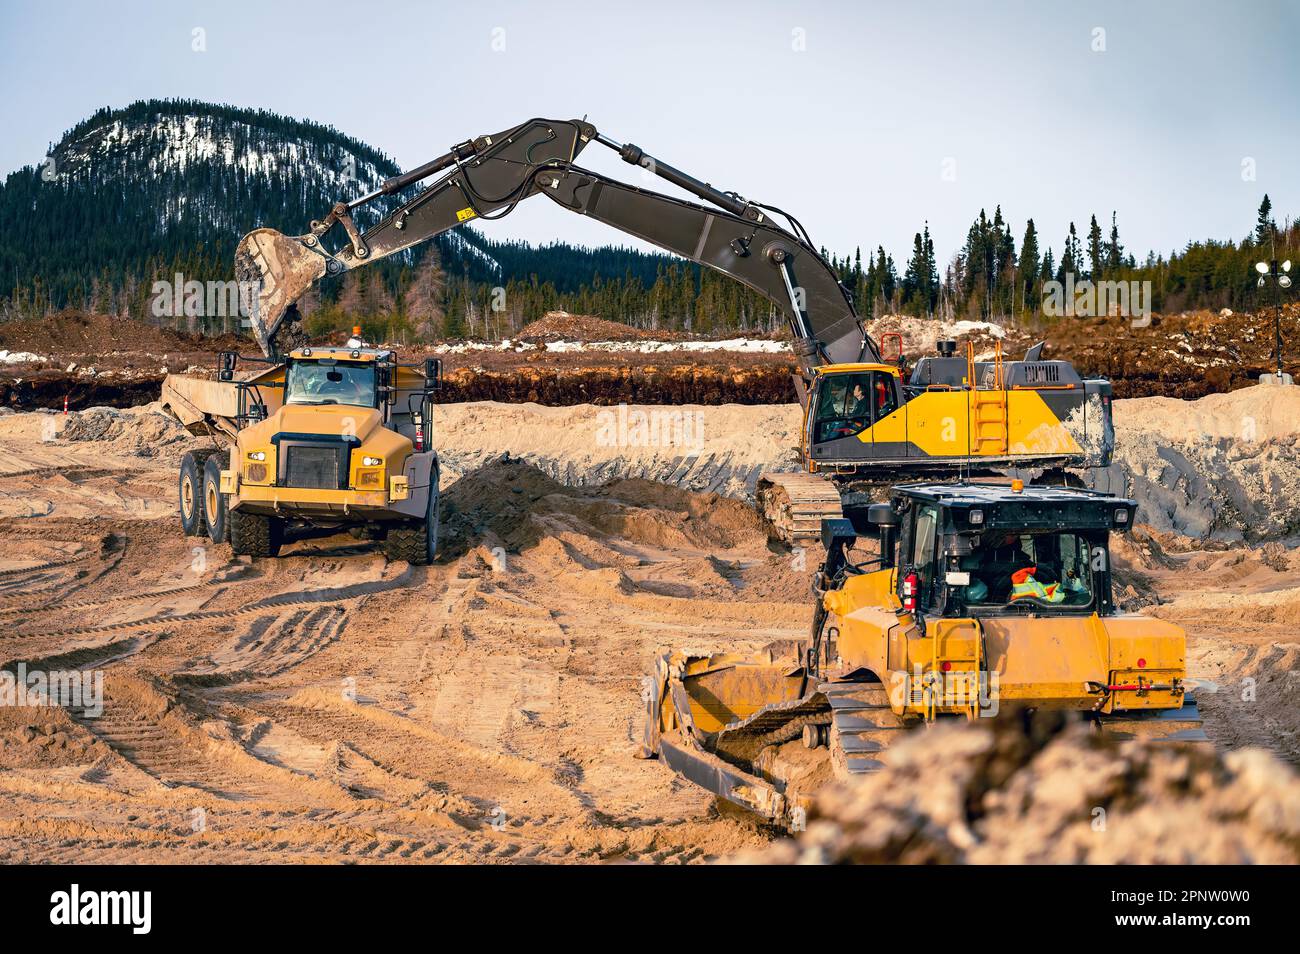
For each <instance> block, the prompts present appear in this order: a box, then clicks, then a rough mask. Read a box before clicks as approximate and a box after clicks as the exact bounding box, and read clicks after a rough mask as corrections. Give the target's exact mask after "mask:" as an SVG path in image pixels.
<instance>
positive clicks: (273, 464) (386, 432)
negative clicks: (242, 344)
mask: <svg viewBox="0 0 1300 954" xmlns="http://www.w3.org/2000/svg"><path fill="white" fill-rule="evenodd" d="M269 351H271V349H268V352H269ZM241 361H244V362H258V363H261V364H265V365H268V367H265V368H263V369H260V370H257V371H256V372H253V373H250V374H245V375H241V376H239V377H237V374H239V368H238V366H239V363H240V362H241ZM441 371H442V369H441V364H440V362H439V361H438V360H437V359H428V360H427V361H426V362H425V363H424V365H423V366H422V367H421V366H417V365H404V364H400V363H399V362H398V360H397V357H396V355H395V353H394V352H393V351H391V350H389V349H386V348H376V347H373V346H371V345H367V344H366V343H365V342H364V341H363V340H362V338H361V330H360V328H356V329H354V330H353V337H352V338H351V339H350V340H348V341H347V342H346V343H345V344H344V345H342V346H338V347H330V346H325V347H315V348H313V347H311V346H308V345H303V346H302V347H298V348H295V349H293V350H292V351H290V352H289V353H288V354H286V355H284V356H283V357H282V358H281V357H271V355H270V354H268V355H267V356H266V357H264V358H249V357H241V356H240V355H239V354H238V353H237V352H233V351H227V352H223V353H222V354H221V364H220V368H219V370H218V374H217V379H216V380H210V379H205V378H199V377H191V376H186V375H168V377H167V378H166V379H165V381H164V382H163V390H162V398H161V401H162V403H163V405H164V407H165V408H166V409H168V410H169V411H171V413H172V414H174V415H175V416H176V417H177V418H178V419H179V420H180V421H181V423H182V424H184V425H185V426H186V427H187V428H188V429H189V430H190V431H191V432H193V433H196V434H208V435H211V436H212V437H213V438H214V444H215V445H216V446H214V447H213V448H211V449H208V450H200V451H190V452H188V453H186V454H185V456H184V458H183V459H182V460H181V466H180V474H179V479H178V493H179V507H180V522H181V530H182V532H183V533H184V534H185V535H186V536H191V537H203V536H206V537H208V538H209V539H210V540H212V542H214V543H225V542H229V543H230V548H231V550H232V551H233V552H234V553H235V555H237V556H251V557H273V556H276V555H278V553H279V551H280V547H281V546H282V544H283V543H284V541H285V539H286V536H287V535H288V534H290V533H301V532H308V533H310V532H336V531H339V530H344V529H347V530H349V531H351V532H352V533H353V534H354V535H356V536H359V537H363V538H369V539H373V540H379V541H382V543H383V547H384V551H385V553H386V555H387V556H388V558H389V559H392V560H404V561H407V562H409V563H412V564H426V563H430V562H432V561H433V559H434V558H435V556H436V554H437V548H438V455H437V452H436V451H435V450H434V449H433V446H432V441H433V417H432V410H433V408H432V400H433V395H434V392H435V391H436V390H437V389H438V387H439V385H440V382H441Z"/></svg>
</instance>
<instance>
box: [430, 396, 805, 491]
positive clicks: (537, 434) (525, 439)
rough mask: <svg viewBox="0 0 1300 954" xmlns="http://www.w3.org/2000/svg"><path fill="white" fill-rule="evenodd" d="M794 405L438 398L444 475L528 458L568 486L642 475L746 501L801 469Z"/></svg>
mask: <svg viewBox="0 0 1300 954" xmlns="http://www.w3.org/2000/svg"><path fill="white" fill-rule="evenodd" d="M800 421H801V414H800V411H799V406H798V405H797V404H791V405H774V406H741V405H723V406H721V407H704V406H699V405H685V406H682V407H654V406H637V405H630V406H626V407H617V408H604V407H593V406H591V405H575V406H572V407H541V406H538V405H535V404H523V405H520V404H497V403H495V402H483V403H475V404H449V405H440V406H439V407H438V409H437V411H436V416H435V427H436V429H437V436H436V437H435V441H434V442H435V444H436V445H437V447H438V448H439V453H440V454H441V457H442V461H443V467H444V473H446V474H449V475H455V474H460V473H467V472H469V471H471V470H474V469H476V468H478V467H481V466H483V465H484V464H487V463H489V462H491V461H494V460H497V459H499V458H500V457H501V455H502V453H503V452H507V453H508V454H509V455H510V456H511V457H512V458H519V459H522V460H525V461H527V462H528V463H530V464H532V465H533V466H535V467H537V468H538V469H539V470H541V471H542V472H543V473H545V474H546V475H547V476H548V477H550V478H551V479H552V480H555V481H558V482H560V483H564V484H567V485H569V486H571V487H593V486H596V487H598V486H600V485H602V484H605V483H608V482H609V481H612V480H626V479H629V478H642V479H645V480H654V481H660V482H662V483H666V484H671V485H674V486H676V487H680V488H682V489H683V490H692V491H703V492H712V493H720V494H724V495H726V496H728V497H736V498H741V499H745V500H748V499H750V496H751V494H752V492H753V489H754V485H755V483H756V482H757V481H758V475H759V474H760V473H762V472H763V471H765V470H793V469H797V465H798V460H797V454H796V451H795V447H796V445H797V444H798V443H799V426H800Z"/></svg>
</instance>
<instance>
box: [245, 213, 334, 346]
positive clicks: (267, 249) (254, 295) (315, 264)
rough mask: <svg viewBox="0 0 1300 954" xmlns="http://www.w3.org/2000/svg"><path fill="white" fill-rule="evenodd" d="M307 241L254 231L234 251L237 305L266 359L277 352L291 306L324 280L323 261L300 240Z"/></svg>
mask: <svg viewBox="0 0 1300 954" xmlns="http://www.w3.org/2000/svg"><path fill="white" fill-rule="evenodd" d="M308 237H309V236H304V237H302V238H293V237H290V236H287V235H283V234H281V233H280V232H277V231H276V230H275V229H254V230H253V231H252V232H249V233H248V234H247V235H245V236H244V237H243V239H241V240H240V242H239V247H238V248H236V249H235V278H236V279H237V280H238V282H239V294H240V304H241V305H242V306H243V309H244V313H245V314H246V315H247V317H248V320H249V323H250V324H251V325H252V329H253V335H254V337H256V338H257V343H258V345H260V346H261V348H262V353H263V354H265V355H267V356H268V357H269V356H271V355H272V354H275V353H277V351H278V349H277V347H276V341H277V339H278V338H279V337H280V332H281V330H282V329H281V324H282V323H283V322H284V320H285V315H286V314H287V313H288V312H289V310H290V309H291V308H292V307H293V304H294V302H296V301H297V300H298V299H299V298H300V297H302V295H303V293H304V292H306V291H307V289H309V288H310V287H311V286H312V284H313V283H315V282H317V281H319V280H320V279H321V278H323V277H324V276H325V258H324V256H323V255H321V254H320V253H319V252H316V251H313V250H312V249H311V248H309V247H308V246H307V244H306V242H305V240H304V239H305V238H308ZM311 238H313V241H314V237H311ZM290 330H291V331H292V329H290Z"/></svg>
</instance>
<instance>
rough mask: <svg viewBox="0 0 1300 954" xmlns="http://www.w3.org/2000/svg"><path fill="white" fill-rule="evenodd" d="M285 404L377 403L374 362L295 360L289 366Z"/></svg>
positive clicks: (372, 405) (358, 405)
mask: <svg viewBox="0 0 1300 954" xmlns="http://www.w3.org/2000/svg"><path fill="white" fill-rule="evenodd" d="M284 400H285V403H286V404H349V405H354V406H357V407H374V406H375V366H374V364H373V363H370V362H367V363H364V364H358V363H349V362H345V361H338V362H331V363H325V362H321V361H295V362H293V363H292V364H290V365H289V378H288V382H287V386H286V388H285V399H284Z"/></svg>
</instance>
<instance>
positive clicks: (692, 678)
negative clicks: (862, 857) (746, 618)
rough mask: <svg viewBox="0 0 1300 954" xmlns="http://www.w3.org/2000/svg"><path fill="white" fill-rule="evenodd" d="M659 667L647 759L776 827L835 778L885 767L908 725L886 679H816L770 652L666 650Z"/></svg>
mask: <svg viewBox="0 0 1300 954" xmlns="http://www.w3.org/2000/svg"><path fill="white" fill-rule="evenodd" d="M655 668H656V672H655V686H654V691H653V692H652V693H651V694H650V696H649V698H648V699H647V703H648V706H647V710H648V711H647V713H646V715H647V722H646V733H645V742H644V745H643V747H642V752H641V754H642V756H643V757H647V758H652V757H654V756H659V757H660V758H662V759H663V761H664V762H665V763H666V764H667V765H668V766H669V767H670V768H671V769H673V770H674V771H675V772H677V773H679V774H680V775H682V776H684V777H685V778H687V779H688V780H689V781H691V782H694V783H695V784H696V785H699V786H700V787H702V788H704V789H707V790H708V791H710V792H712V793H713V794H715V795H717V796H719V797H721V798H723V799H726V800H727V801H729V802H731V803H733V804H735V805H738V806H740V807H742V808H745V809H747V810H749V811H751V812H753V813H754V814H756V815H758V816H760V817H761V818H763V819H765V820H767V821H769V822H772V823H774V824H778V825H788V824H790V823H791V822H792V821H793V819H794V818H795V817H796V815H797V813H798V812H800V810H806V809H807V808H808V807H809V806H810V805H811V803H812V798H813V796H814V795H815V794H816V792H817V791H818V790H819V789H820V788H821V787H822V786H823V785H824V784H826V783H827V782H828V781H830V780H831V779H832V778H845V777H848V776H851V775H860V774H866V773H870V772H873V771H876V770H878V769H879V768H880V767H881V764H882V763H881V761H880V757H881V755H882V754H883V752H884V750H885V749H886V748H887V747H888V745H889V744H890V742H892V741H894V740H895V739H896V738H898V737H899V735H900V733H899V730H900V729H902V728H903V727H904V726H903V723H902V722H901V721H900V720H899V719H898V718H897V717H896V716H895V715H894V714H893V712H892V711H890V709H889V705H888V702H887V700H886V699H885V693H884V690H883V688H881V687H880V685H879V683H860V682H834V681H832V682H820V681H813V680H809V679H808V678H806V673H805V670H804V669H803V667H802V665H801V664H800V660H799V659H798V657H795V656H790V655H787V654H785V653H781V652H772V651H771V650H770V649H769V650H768V651H764V652H762V653H760V654H758V655H756V656H737V655H732V654H729V653H719V654H716V655H713V656H687V655H684V654H682V653H668V654H665V655H664V656H662V657H660V658H659V660H658V661H657V664H656V667H655Z"/></svg>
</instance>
